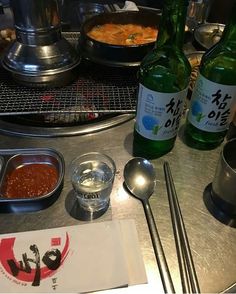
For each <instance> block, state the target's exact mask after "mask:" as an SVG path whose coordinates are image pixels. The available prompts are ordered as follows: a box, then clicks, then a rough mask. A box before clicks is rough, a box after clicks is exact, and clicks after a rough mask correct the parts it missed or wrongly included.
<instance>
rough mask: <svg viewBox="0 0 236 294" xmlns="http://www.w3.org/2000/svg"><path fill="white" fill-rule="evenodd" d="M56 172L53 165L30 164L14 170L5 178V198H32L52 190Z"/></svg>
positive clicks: (56, 178)
mask: <svg viewBox="0 0 236 294" xmlns="http://www.w3.org/2000/svg"><path fill="white" fill-rule="evenodd" d="M57 180H58V172H57V170H56V168H55V167H54V166H53V165H50V164H40V163H31V164H26V165H23V166H20V167H18V168H16V169H14V170H13V171H12V172H11V173H10V174H9V175H7V177H6V186H5V193H4V194H5V196H6V197H7V198H34V197H39V196H42V195H46V194H47V193H49V192H50V191H52V190H53V189H54V187H55V186H56V183H57Z"/></svg>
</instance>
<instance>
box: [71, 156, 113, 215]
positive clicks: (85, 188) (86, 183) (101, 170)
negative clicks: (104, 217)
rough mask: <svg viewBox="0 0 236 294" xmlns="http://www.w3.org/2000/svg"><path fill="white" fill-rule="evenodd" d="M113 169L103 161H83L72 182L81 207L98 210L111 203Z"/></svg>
mask: <svg viewBox="0 0 236 294" xmlns="http://www.w3.org/2000/svg"><path fill="white" fill-rule="evenodd" d="M113 176H114V175H113V172H112V169H111V168H110V167H109V166H108V165H107V164H106V163H104V162H101V161H98V160H97V161H96V160H94V161H86V162H84V163H81V164H80V165H79V166H78V168H77V169H76V170H75V171H74V173H73V175H72V184H73V187H74V189H75V191H76V193H77V199H78V201H79V204H80V206H81V207H83V208H84V209H85V210H88V211H98V210H101V209H103V208H105V207H107V205H109V199H110V193H111V190H112V184H113Z"/></svg>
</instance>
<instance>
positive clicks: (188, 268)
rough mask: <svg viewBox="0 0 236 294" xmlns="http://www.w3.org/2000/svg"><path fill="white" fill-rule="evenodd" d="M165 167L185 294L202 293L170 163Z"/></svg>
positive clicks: (165, 164) (165, 163)
mask: <svg viewBox="0 0 236 294" xmlns="http://www.w3.org/2000/svg"><path fill="white" fill-rule="evenodd" d="M163 167H164V174H165V180H166V188H167V194H168V201H169V206H170V213H171V221H172V226H173V231H174V237H175V244H176V251H177V257H178V263H179V270H180V276H181V282H182V288H183V293H200V288H199V284H198V280H197V274H196V271H195V268H194V264H193V258H192V254H191V251H190V246H189V242H188V237H187V233H186V229H185V225H184V221H183V217H182V213H181V210H180V206H179V201H178V197H177V193H176V190H175V186H174V181H173V178H172V175H171V170H170V166H169V163H168V162H164V166H163Z"/></svg>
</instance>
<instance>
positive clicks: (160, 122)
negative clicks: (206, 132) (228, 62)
mask: <svg viewBox="0 0 236 294" xmlns="http://www.w3.org/2000/svg"><path fill="white" fill-rule="evenodd" d="M187 5H188V1H186V0H165V2H164V7H163V10H162V17H161V21H160V26H159V33H158V37H157V41H156V45H155V48H154V49H153V50H152V51H151V52H150V53H149V54H148V55H147V56H146V57H145V58H144V59H143V61H142V62H141V65H140V70H139V94H138V103H137V113H136V123H135V129H134V141H133V154H134V156H142V157H145V158H150V159H151V158H157V157H160V156H162V155H164V154H165V153H167V152H169V151H170V150H171V149H172V148H173V146H174V143H175V139H176V135H177V131H178V127H179V122H180V118H181V115H182V110H183V106H184V99H185V97H186V89H187V86H188V82H189V76H190V73H191V67H190V64H189V62H188V60H187V58H186V57H185V55H184V53H183V50H182V47H183V40H184V27H185V20H186V11H187Z"/></svg>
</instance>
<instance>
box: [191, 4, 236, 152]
mask: <svg viewBox="0 0 236 294" xmlns="http://www.w3.org/2000/svg"><path fill="white" fill-rule="evenodd" d="M235 100H236V1H234V4H233V8H232V16H231V18H230V20H229V22H228V24H227V25H226V27H225V29H224V32H223V35H222V38H221V40H220V41H219V42H218V43H217V44H216V45H214V46H213V47H212V48H210V49H209V50H208V51H207V52H206V53H205V54H204V56H203V58H202V61H201V65H200V71H199V75H198V78H197V80H196V85H195V88H194V90H193V94H192V98H191V106H190V110H189V114H188V118H187V122H186V128H185V139H186V143H187V145H189V146H192V147H194V148H196V149H213V148H215V147H217V146H218V145H220V143H221V142H222V141H223V140H224V137H225V135H226V132H227V129H228V125H229V122H230V118H231V112H232V108H233V105H234V104H235Z"/></svg>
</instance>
